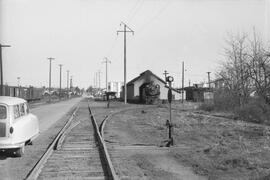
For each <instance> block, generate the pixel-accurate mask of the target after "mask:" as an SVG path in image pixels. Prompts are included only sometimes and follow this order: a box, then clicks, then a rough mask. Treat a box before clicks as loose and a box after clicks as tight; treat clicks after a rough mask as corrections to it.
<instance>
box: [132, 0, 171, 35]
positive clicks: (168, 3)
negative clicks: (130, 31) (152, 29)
mask: <svg viewBox="0 0 270 180" xmlns="http://www.w3.org/2000/svg"><path fill="white" fill-rule="evenodd" d="M172 2H173V1H171V0H168V1H167V2H166V4H164V5H163V6H162V7H161V8H160V10H159V11H158V12H157V14H156V15H155V16H153V17H152V18H151V19H149V20H148V21H147V22H146V23H145V24H144V25H143V26H141V28H139V30H137V34H138V33H141V32H142V31H143V30H145V29H146V27H147V26H149V25H150V24H151V23H152V22H153V21H154V20H156V19H157V18H158V17H159V16H160V15H161V14H162V13H163V12H164V11H165V10H166V9H167V8H168V7H169V5H170V4H171V3H172Z"/></svg>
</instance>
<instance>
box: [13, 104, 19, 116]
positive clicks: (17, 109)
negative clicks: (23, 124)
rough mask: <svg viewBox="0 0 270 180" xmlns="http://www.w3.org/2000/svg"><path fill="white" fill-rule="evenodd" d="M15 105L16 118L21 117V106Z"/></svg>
mask: <svg viewBox="0 0 270 180" xmlns="http://www.w3.org/2000/svg"><path fill="white" fill-rule="evenodd" d="M13 107H14V118H15V119H16V118H18V117H20V107H19V105H14V106H13Z"/></svg>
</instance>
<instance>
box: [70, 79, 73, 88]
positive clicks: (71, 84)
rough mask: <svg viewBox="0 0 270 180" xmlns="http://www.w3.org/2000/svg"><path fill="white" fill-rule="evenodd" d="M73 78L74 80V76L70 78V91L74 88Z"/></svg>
mask: <svg viewBox="0 0 270 180" xmlns="http://www.w3.org/2000/svg"><path fill="white" fill-rule="evenodd" d="M72 78H73V76H70V90H72V88H73V82H72V81H73V80H72Z"/></svg>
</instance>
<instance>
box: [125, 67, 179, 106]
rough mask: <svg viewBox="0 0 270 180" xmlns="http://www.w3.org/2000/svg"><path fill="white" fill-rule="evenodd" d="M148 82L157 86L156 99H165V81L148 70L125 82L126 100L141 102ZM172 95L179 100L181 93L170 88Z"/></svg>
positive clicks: (166, 92) (166, 88) (166, 91)
mask: <svg viewBox="0 0 270 180" xmlns="http://www.w3.org/2000/svg"><path fill="white" fill-rule="evenodd" d="M149 84H154V85H157V86H159V89H160V94H159V98H158V99H160V100H167V97H168V95H167V94H168V86H167V85H166V82H165V81H164V80H163V79H161V78H160V77H158V76H157V75H155V74H154V73H152V72H151V71H150V70H146V71H144V72H143V73H141V74H140V75H139V76H138V77H136V78H134V79H133V80H131V81H129V82H128V83H127V100H128V101H133V102H134V101H138V102H142V101H143V100H144V98H145V88H146V86H147V85H149ZM172 95H173V100H180V99H181V97H182V96H181V93H180V92H179V91H177V90H176V89H173V90H172ZM122 96H123V95H122ZM122 98H123V97H122Z"/></svg>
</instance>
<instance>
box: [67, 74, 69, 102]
mask: <svg viewBox="0 0 270 180" xmlns="http://www.w3.org/2000/svg"><path fill="white" fill-rule="evenodd" d="M68 82H69V70H67V97H68V95H69V94H68V92H69V90H68V89H69V88H68V87H69V85H68Z"/></svg>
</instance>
